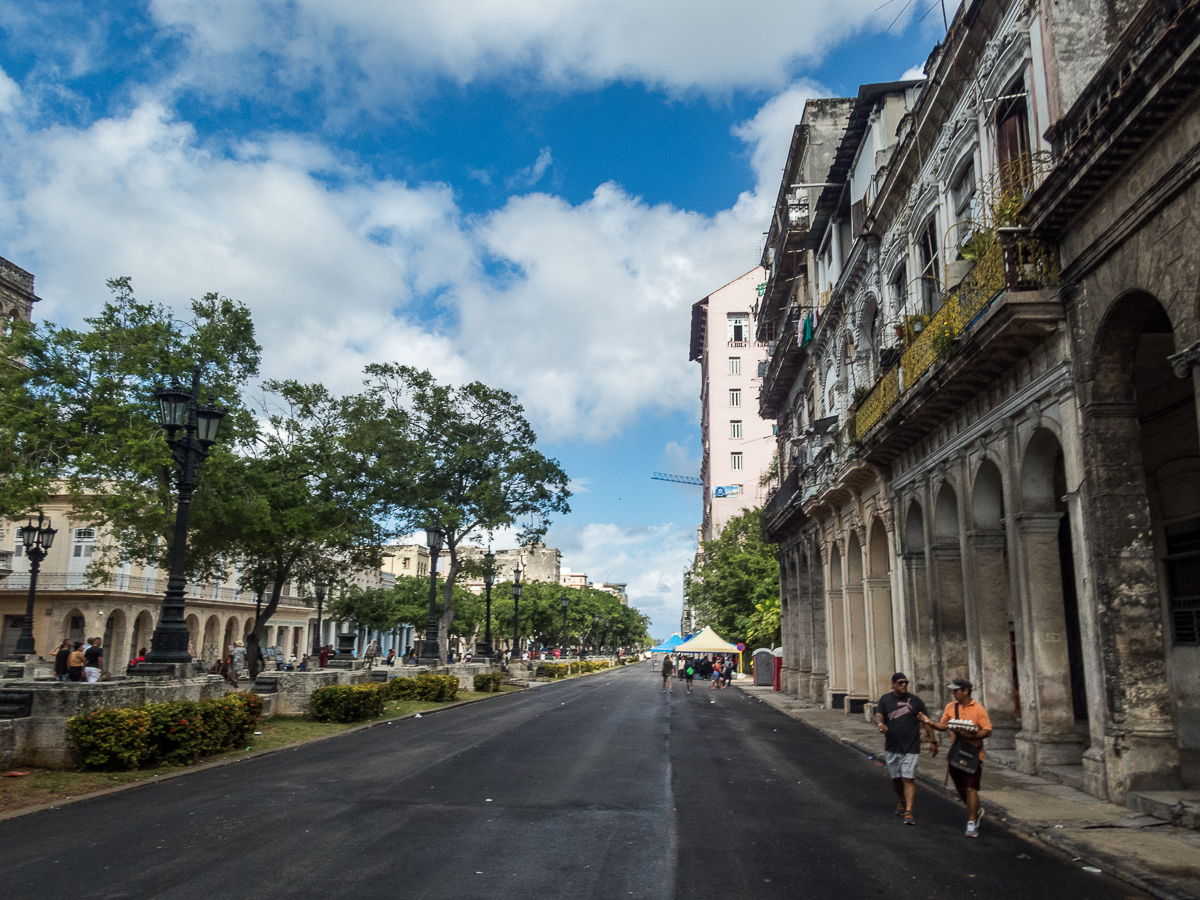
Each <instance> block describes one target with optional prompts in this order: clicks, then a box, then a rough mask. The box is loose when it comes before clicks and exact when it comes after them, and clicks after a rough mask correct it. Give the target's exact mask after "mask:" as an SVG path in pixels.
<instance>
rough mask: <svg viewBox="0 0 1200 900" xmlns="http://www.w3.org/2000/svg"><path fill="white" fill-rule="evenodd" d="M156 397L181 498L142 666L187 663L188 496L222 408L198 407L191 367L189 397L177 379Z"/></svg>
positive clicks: (196, 373)
mask: <svg viewBox="0 0 1200 900" xmlns="http://www.w3.org/2000/svg"><path fill="white" fill-rule="evenodd" d="M154 397H155V399H156V400H158V416H159V422H160V424H161V425H162V427H163V429H164V430H165V431H166V432H167V446H169V447H170V448H171V454H172V455H173V456H174V457H175V463H176V464H177V465H178V466H179V473H178V478H179V495H178V506H177V507H176V510H175V536H174V538H172V541H171V572H170V577H169V578H168V579H167V593H166V596H164V597H163V602H162V609H161V611H160V612H159V614H158V625H157V626H156V627H155V629H154V637H152V638H151V639H150V653H149V654H148V655H147V656H146V662H147V663H150V664H151V665H154V664H165V665H174V664H190V663H191V662H192V654H191V653H189V652H188V641H189V639H190V636H189V634H188V628H187V623H186V622H185V621H184V615H183V614H184V595H185V593H186V588H187V581H186V579H185V578H184V568H185V563H186V559H187V538H188V517H189V515H190V513H191V508H192V494H193V492H195V490H196V475H197V473H198V472H199V471H200V464H201V462H203V461H204V459H205V458H206V457H207V456H208V451H209V448H211V447H212V445H213V444H214V443H216V440H217V431H218V430H219V429H220V427H221V420H222V419H223V418H225V410H223V409H218V408H217V407H216V406H215V405H214V404H213V403H212V401H211V400H210V401H209V402H208V403H206V404H204V405H203V406H201V405H200V403H199V399H200V367H199V366H195V367H194V368H193V369H192V390H191V393H188V392H186V391H184V390H183V388H182V387H181V386H180V384H179V382H178V381H175V382H173V383H172V385H171V387H169V388H166V389H164V390H160V391H158V392H157V393H156V394H155V395H154ZM180 429H183V436H182V437H179V438H177V437H176V436H175V435H176V434H177V433H178V432H179V430H180ZM143 666H144V664H143ZM143 666H139V667H138V674H139V675H140V674H144V673H143Z"/></svg>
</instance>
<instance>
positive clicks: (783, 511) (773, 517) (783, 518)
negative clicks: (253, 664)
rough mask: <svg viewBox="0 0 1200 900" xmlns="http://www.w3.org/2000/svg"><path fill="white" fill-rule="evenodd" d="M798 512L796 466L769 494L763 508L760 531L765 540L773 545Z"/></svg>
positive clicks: (798, 479)
mask: <svg viewBox="0 0 1200 900" xmlns="http://www.w3.org/2000/svg"><path fill="white" fill-rule="evenodd" d="M798 515H801V512H800V467H799V466H796V467H794V468H793V469H792V471H791V472H789V473H788V475H787V477H786V478H784V479H783V483H782V484H781V485H780V486H779V487H778V488H777V489H776V490H775V491H773V492H772V493H771V496H770V497H769V498H768V499H767V502H766V505H764V506H763V512H762V529H763V537H764V539H765V540H767V541H769V542H771V543H775V542H777V541H778V540H779V538H780V537H782V532H783V530H784V527H785V526H786V525H787V524H788V523H789V522H791V521H792V520H793V519H794V518H795V517H796V516H798Z"/></svg>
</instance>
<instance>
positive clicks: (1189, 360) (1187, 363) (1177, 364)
mask: <svg viewBox="0 0 1200 900" xmlns="http://www.w3.org/2000/svg"><path fill="white" fill-rule="evenodd" d="M1167 362H1169V363H1170V364H1171V371H1172V372H1174V373H1175V377H1176V378H1187V377H1188V376H1189V375H1191V374H1192V369H1193V368H1195V366H1196V365H1197V364H1200V341H1196V342H1195V343H1194V344H1192V345H1191V346H1190V347H1188V348H1187V349H1186V350H1181V351H1179V352H1178V353H1173V354H1171V355H1170V356H1168V357H1167Z"/></svg>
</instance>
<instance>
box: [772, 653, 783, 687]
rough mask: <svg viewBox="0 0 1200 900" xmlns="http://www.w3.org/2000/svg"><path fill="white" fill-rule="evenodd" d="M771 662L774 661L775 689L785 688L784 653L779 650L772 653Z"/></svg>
mask: <svg viewBox="0 0 1200 900" xmlns="http://www.w3.org/2000/svg"><path fill="white" fill-rule="evenodd" d="M771 662H772V663H773V671H774V675H775V684H774V689H775V690H777V691H782V690H783V654H782V653H780V652H779V651H778V650H777V651H775V653H773V654H771Z"/></svg>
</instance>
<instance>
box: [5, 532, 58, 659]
mask: <svg viewBox="0 0 1200 900" xmlns="http://www.w3.org/2000/svg"><path fill="white" fill-rule="evenodd" d="M17 534H18V535H20V537H21V543H22V544H23V545H24V546H25V555H26V556H27V557H29V596H28V597H27V598H26V599H25V619H24V621H22V622H21V634H20V636H19V637H18V638H17V646H16V649H15V650H14V651H13V656H12V659H22V660H24V659H28V658H29V657H31V656H36V655H37V653H36V650H35V648H34V644H33V600H34V597H36V596H37V580H38V572H39V571H41V568H42V560H43V559H45V558H46V553H47V552H48V551H49V550H50V547H51V546H53V544H54V536H55V535H56V534H58V529H57V528H51V527H50V520H49V519H47V518H46V517H45V516H43V515H42V514H41V513H40V512H39V513H38V520H37V524H36V525H34V524H33V517H32V516H30V517H29V524H28V525H22V526H21V527H20V528H19V529H17Z"/></svg>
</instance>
